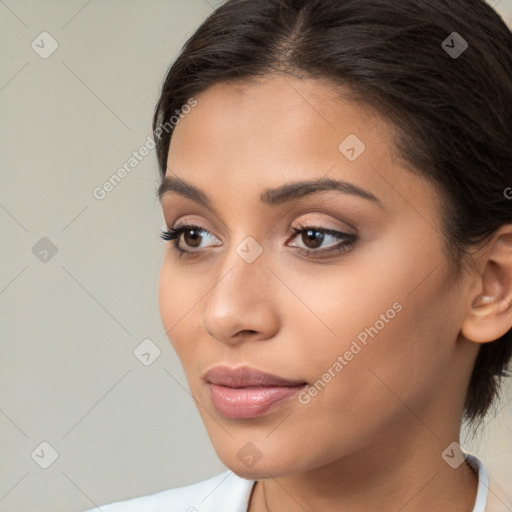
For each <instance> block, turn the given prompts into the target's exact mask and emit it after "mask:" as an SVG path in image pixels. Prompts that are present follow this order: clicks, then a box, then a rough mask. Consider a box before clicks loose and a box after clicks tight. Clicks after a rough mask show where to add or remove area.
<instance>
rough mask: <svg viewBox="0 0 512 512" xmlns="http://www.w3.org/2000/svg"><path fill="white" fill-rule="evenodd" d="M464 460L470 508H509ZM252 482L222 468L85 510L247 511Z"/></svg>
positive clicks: (502, 511)
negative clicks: (469, 473) (472, 490)
mask: <svg viewBox="0 0 512 512" xmlns="http://www.w3.org/2000/svg"><path fill="white" fill-rule="evenodd" d="M466 460H467V462H468V463H469V464H470V465H471V466H472V467H473V468H474V469H475V471H476V472H477V473H478V491H477V495H476V500H475V506H474V507H473V512H512V502H509V503H505V502H504V501H503V496H504V494H500V495H497V494H496V493H495V492H493V491H492V490H491V491H489V476H488V474H487V471H486V470H485V468H484V466H483V464H482V462H481V461H480V459H478V458H477V457H476V456H475V455H471V454H468V457H467V459H466ZM254 484H255V481H254V480H246V479H244V478H240V477H239V476H238V475H236V474H235V473H233V472H232V471H225V472H224V473H221V474H220V475H216V476H214V477H211V478H208V479H207V480H202V481H201V482H198V483H195V484H190V485H186V486H183V487H177V488H175V489H169V490H166V491H161V492H158V493H156V494H151V495H149V496H143V497H140V498H133V499H130V500H127V501H119V502H116V503H111V504H110V505H104V506H101V508H94V509H90V510H88V511H86V512H98V511H101V512H247V507H248V505H249V498H250V495H251V490H252V488H253V485H254ZM498 496H500V498H501V499H500V498H499V497H498ZM505 500H506V498H505Z"/></svg>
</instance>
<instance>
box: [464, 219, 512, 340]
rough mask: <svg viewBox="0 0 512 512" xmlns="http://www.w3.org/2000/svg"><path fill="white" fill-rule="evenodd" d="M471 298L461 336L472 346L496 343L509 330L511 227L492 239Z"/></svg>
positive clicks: (511, 314)
mask: <svg viewBox="0 0 512 512" xmlns="http://www.w3.org/2000/svg"><path fill="white" fill-rule="evenodd" d="M478 266H479V268H480V270H481V272H482V273H481V275H476V276H475V278H474V279H475V280H476V282H475V290H477V291H476V292H475V293H474V294H472V295H471V296H470V297H469V304H470V305H469V308H468V312H467V315H466V318H465V319H464V322H463V324H462V327H461V333H462V335H463V336H464V337H465V338H466V339H468V340H471V341H474V342H476V343H488V342H491V341H494V340H497V339H498V338H500V337H501V336H503V335H504V334H505V333H507V332H508V331H509V330H510V329H511V328H512V224H507V225H505V226H502V228H501V229H499V230H498V232H497V233H496V234H495V235H494V236H493V238H492V240H491V242H490V243H489V244H488V246H487V247H486V249H485V250H484V256H483V257H482V259H481V260H480V261H479V265H478Z"/></svg>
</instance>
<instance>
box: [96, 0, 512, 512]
mask: <svg viewBox="0 0 512 512" xmlns="http://www.w3.org/2000/svg"><path fill="white" fill-rule="evenodd" d="M510 76H512V34H511V32H510V30H509V29H508V28H507V26H506V25H505V23H504V22H503V21H502V19H501V18H500V17H499V16H498V14H497V13H496V12H495V11H494V10H493V9H492V8H491V7H490V6H488V5H487V4H486V3H485V2H484V1H482V0H465V1H457V2H455V1H453V2H445V1H444V0H428V1H426V0H400V1H399V2H397V1H396V0H228V1H227V2H226V3H225V4H224V5H222V6H220V7H219V8H218V9H217V10H216V11H215V12H214V13H213V14H212V15H211V16H210V17H209V18H208V19H207V20H206V21H205V22H204V23H203V24H202V26H201V27H200V28H199V29H198V30H197V31H196V32H195V34H194V35H193V36H192V37H191V38H190V39H189V41H188V42H187V43H186V45H185V47H184V49H183V50H182V52H181V54H180V55H179V57H178V58H177V60H176V61H175V62H174V64H173V65H172V67H171V68H170V70H169V73H168V75H167V77H166V79H165V82H164V85H163V90H162V94H161V97H160V100H159V102H158V105H157V108H156V112H155V117H154V127H153V128H154V134H155V140H156V142H157V155H158V161H159V166H160V171H161V174H162V181H161V185H160V188H159V197H160V200H161V203H162V209H163V214H164V217H165V221H166V225H167V230H166V231H165V232H164V233H163V234H162V236H163V238H164V239H166V240H168V241H169V244H168V247H167V248H166V251H165V256H164V260H163V264H162V270H161V276H160V287H159V300H160V312H161V316H162V321H163V325H164V327H165V330H166V332H167V334H168V337H169V339H170V341H171V343H172V346H173V348H174V349H175V350H176V352H177V355H178V356H179V357H180V360H181V362H182V364H183V367H184V370H185V372H186V375H187V379H188V383H189V386H190V390H191V394H192V396H193V398H194V400H195V401H196V404H197V406H198V409H199V412H200V414H201V416H202V419H203V421H204V423H205V426H206V429H207V431H208V435H209V436H210V439H211V441H212V443H213V446H214V448H215V450H216V452H217V454H218V456H219V458H220V459H221V460H222V462H223V463H224V464H225V465H226V466H227V467H228V468H229V470H230V471H228V472H226V473H224V474H222V475H218V476H216V477H213V478H211V479H209V480H205V481H202V482H199V483H196V484H191V485H190V486H187V487H183V488H179V489H173V490H168V491H164V492H161V493H158V494H155V495H152V496H147V497H142V498H135V499H132V500H129V501H125V502H118V503H116V504H111V505H110V506H106V507H102V510H103V511H105V512H114V511H132V510H133V511H135V510H137V511H149V510H152V511H153V510H154V511H156V510H173V511H174V510H176V511H177V510H180V511H201V512H202V511H205V510H208V511H213V510H215V511H223V512H231V511H232V512H235V511H236V512H242V511H244V512H245V511H248V512H275V511H278V512H288V511H316V510H323V511H328V512H329V511H340V510H342V511H347V512H358V511H370V510H379V511H381V512H385V511H398V510H400V511H403V512H408V511H415V512H423V511H432V510H449V511H452V512H471V511H473V512H482V511H484V510H487V511H488V512H497V511H505V510H507V511H510V510H512V508H511V507H512V502H510V501H509V500H510V496H509V495H508V494H509V493H510V491H511V488H512V485H510V486H508V488H506V489H504V488H498V487H497V486H495V485H493V483H492V482H489V481H488V475H487V473H486V471H485V468H484V466H483V464H482V462H481V461H480V460H479V459H478V458H477V457H476V456H474V455H471V454H469V453H467V452H466V451H465V450H464V449H463V447H461V446H460V445H459V432H460V428H461V423H462V421H464V420H465V421H467V422H469V423H471V424H472V425H473V427H474V428H475V429H476V428H477V426H478V423H479V421H481V420H482V419H483V418H484V416H485V414H486V412H487V411H488V410H489V407H490V406H491V404H492V403H493V402H494V401H495V399H496V396H497V392H498V388H499V384H500V381H501V378H502V377H503V376H505V375H506V374H507V373H506V369H507V364H508V363H509V360H510V357H511V351H512V331H511V327H512V201H511V197H512V189H511V188H510V187H511V186H512V83H511V80H510ZM489 486H490V489H489Z"/></svg>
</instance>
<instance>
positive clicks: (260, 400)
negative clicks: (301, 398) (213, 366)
mask: <svg viewBox="0 0 512 512" xmlns="http://www.w3.org/2000/svg"><path fill="white" fill-rule="evenodd" d="M304 386H305V384H304V385H300V386H268V387H267V386H260V387H256V386H255V387H246V388H229V387H226V386H219V385H217V384H211V383H209V384H208V387H209V388H210V393H211V397H212V400H213V404H214V405H215V407H216V408H217V410H218V411H219V412H220V413H221V414H222V415H224V416H226V417H228V418H237V419H242V418H256V417H257V416H261V415H262V414H264V413H265V412H267V411H268V410H270V409H271V408H274V407H275V406H276V405H278V404H280V403H282V402H284V401H285V400H287V399H289V398H292V397H294V396H295V395H296V394H297V393H299V392H300V390H301V389H303V388H304Z"/></svg>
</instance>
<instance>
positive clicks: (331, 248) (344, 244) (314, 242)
mask: <svg viewBox="0 0 512 512" xmlns="http://www.w3.org/2000/svg"><path fill="white" fill-rule="evenodd" d="M292 229H293V231H294V232H295V237H294V238H296V237H298V236H299V235H301V237H300V240H301V242H302V243H303V244H304V245H305V246H306V247H305V248H303V247H298V248H297V249H299V252H304V253H306V254H312V253H316V254H318V255H319V256H320V255H331V254H335V253H339V252H346V251H349V250H350V249H352V247H353V245H354V243H355V242H356V240H357V236H356V235H353V234H351V233H345V232H343V231H337V230H334V229H325V228H320V227H315V226H301V227H298V228H292ZM329 238H330V239H333V240H335V241H338V243H335V244H334V245H328V247H327V248H325V249H319V247H320V246H322V244H323V243H324V242H325V240H328V239H329ZM292 247H294V246H292Z"/></svg>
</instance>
